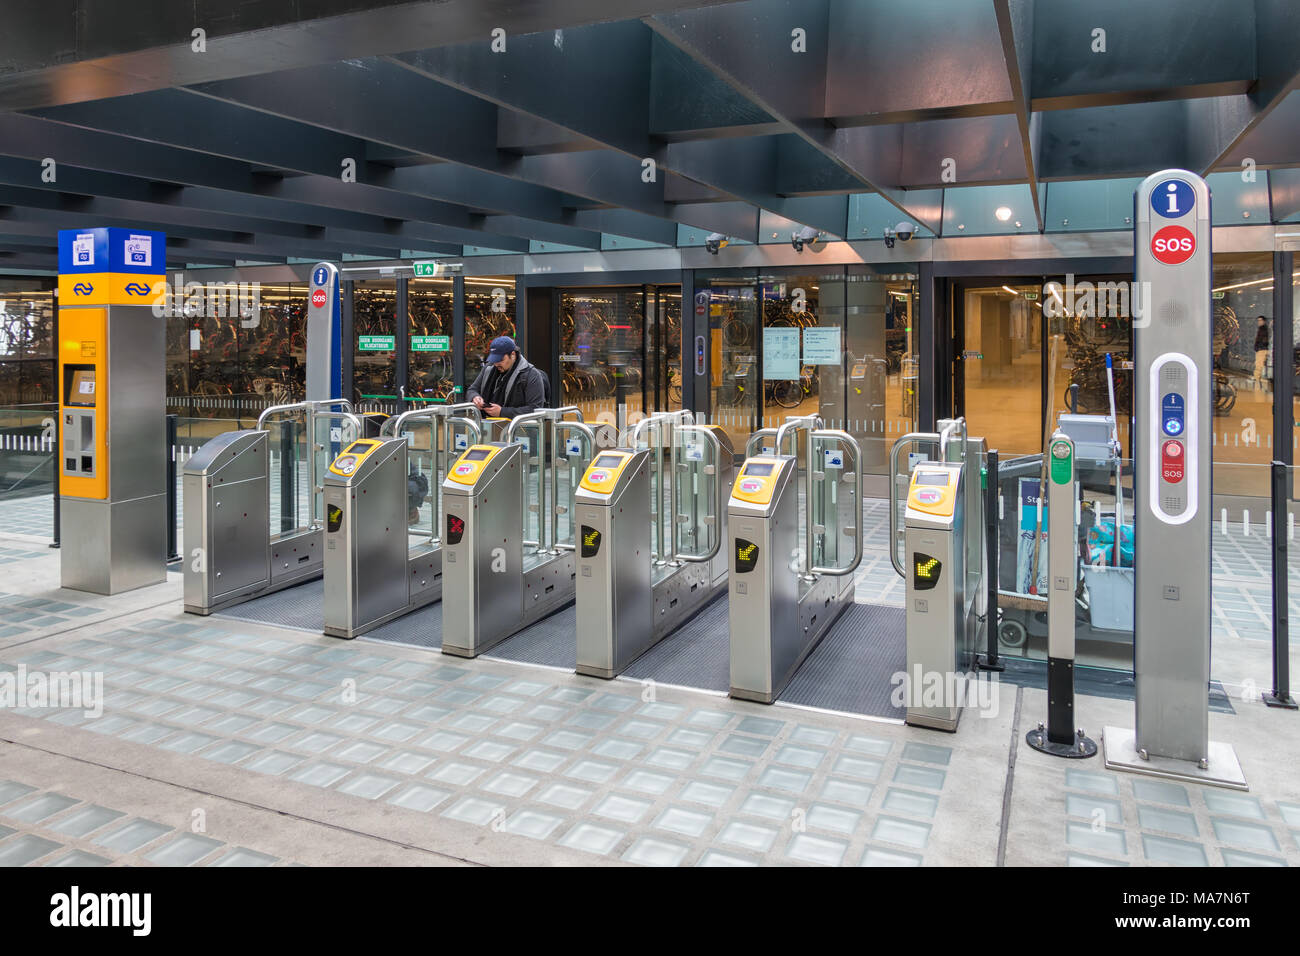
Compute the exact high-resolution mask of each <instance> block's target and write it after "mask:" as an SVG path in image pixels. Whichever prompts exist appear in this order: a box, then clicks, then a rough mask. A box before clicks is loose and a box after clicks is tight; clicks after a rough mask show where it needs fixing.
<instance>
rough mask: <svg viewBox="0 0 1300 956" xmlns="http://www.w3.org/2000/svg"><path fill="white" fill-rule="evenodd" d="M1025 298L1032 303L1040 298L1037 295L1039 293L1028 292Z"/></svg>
mask: <svg viewBox="0 0 1300 956" xmlns="http://www.w3.org/2000/svg"><path fill="white" fill-rule="evenodd" d="M1025 298H1026V299H1028V300H1029V301H1030V302H1033V301H1034V300H1035V299H1037V298H1038V293H1037V292H1026V293H1025Z"/></svg>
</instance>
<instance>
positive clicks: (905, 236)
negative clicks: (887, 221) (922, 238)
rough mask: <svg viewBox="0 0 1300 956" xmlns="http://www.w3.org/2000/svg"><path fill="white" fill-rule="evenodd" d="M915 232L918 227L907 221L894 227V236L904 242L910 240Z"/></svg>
mask: <svg viewBox="0 0 1300 956" xmlns="http://www.w3.org/2000/svg"><path fill="white" fill-rule="evenodd" d="M915 232H916V227H915V226H914V225H912V224H911V223H910V222H908V221H907V220H903V221H902V222H900V223H899V224H898V225H897V226H895V227H894V235H896V236H898V238H899V239H900V240H902V241H903V242H907V241H908V240H910V239H911V238H912V235H913V234H914V233H915Z"/></svg>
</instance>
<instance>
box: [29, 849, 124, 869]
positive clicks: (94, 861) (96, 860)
mask: <svg viewBox="0 0 1300 956" xmlns="http://www.w3.org/2000/svg"><path fill="white" fill-rule="evenodd" d="M112 862H113V861H112V860H110V859H108V858H107V857H103V856H96V855H95V854H94V853H87V852H86V851H85V850H69V851H68V852H67V853H65V854H63V855H62V856H57V857H54V858H53V859H52V860H50V862H48V863H46V864H45V866H69V867H83V866H86V867H90V866H108V865H109V864H110V863H112Z"/></svg>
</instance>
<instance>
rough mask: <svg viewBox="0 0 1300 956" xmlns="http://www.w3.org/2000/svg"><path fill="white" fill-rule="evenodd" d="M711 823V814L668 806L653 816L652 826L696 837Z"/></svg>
mask: <svg viewBox="0 0 1300 956" xmlns="http://www.w3.org/2000/svg"><path fill="white" fill-rule="evenodd" d="M711 823H713V814H711V813H703V812H701V811H699V810H688V809H686V808H685V807H668V808H667V809H665V810H664V811H663V812H662V813H660V814H659V816H658V817H656V818H655V821H654V826H655V828H656V829H659V830H668V831H670V832H673V833H681V834H684V835H685V836H689V837H698V836H700V835H701V834H702V833H704V831H705V830H707V829H708V828H709V825H710V824H711Z"/></svg>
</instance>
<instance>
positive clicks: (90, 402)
mask: <svg viewBox="0 0 1300 956" xmlns="http://www.w3.org/2000/svg"><path fill="white" fill-rule="evenodd" d="M64 372H65V374H67V375H68V380H67V384H66V386H65V394H64V396H63V399H64V400H63V404H64V405H81V406H83V407H85V408H94V407H95V370H94V368H86V367H84V366H83V367H75V366H74V367H71V368H65V370H64Z"/></svg>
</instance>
